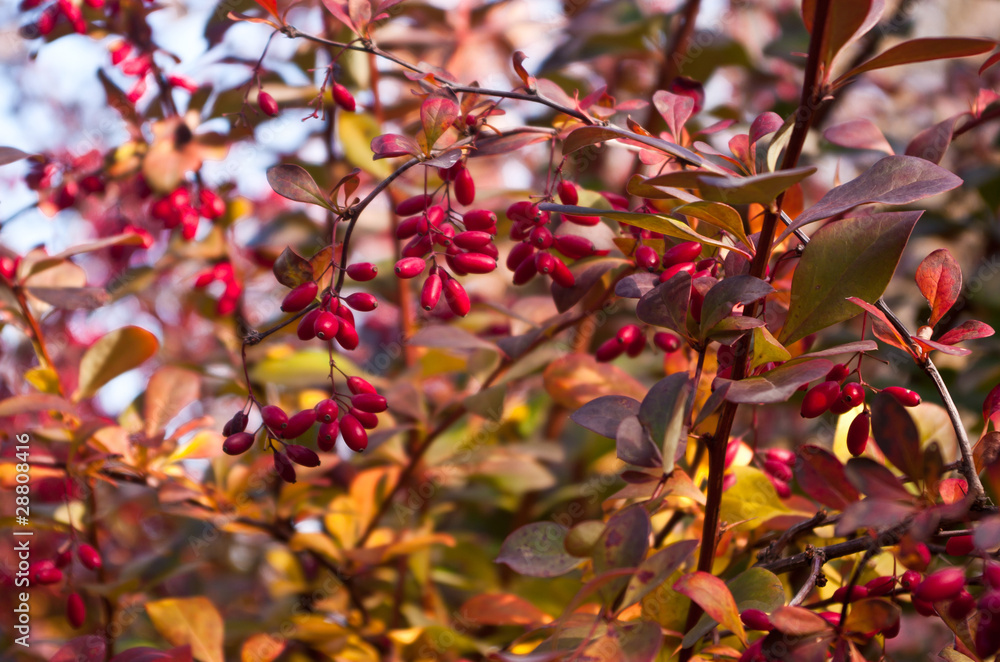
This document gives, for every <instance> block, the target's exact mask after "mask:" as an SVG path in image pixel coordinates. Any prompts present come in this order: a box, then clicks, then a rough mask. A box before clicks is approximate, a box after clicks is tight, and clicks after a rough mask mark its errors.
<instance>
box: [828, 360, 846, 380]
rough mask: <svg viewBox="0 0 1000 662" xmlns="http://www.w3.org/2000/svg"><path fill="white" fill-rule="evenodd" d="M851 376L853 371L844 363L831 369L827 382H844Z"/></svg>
mask: <svg viewBox="0 0 1000 662" xmlns="http://www.w3.org/2000/svg"><path fill="white" fill-rule="evenodd" d="M849 374H851V369H850V368H848V367H847V365H846V364H844V363H838V364H837V365H835V366H833V367H832V368H830V372H828V373H826V381H828V382H842V381H844V379H845V378H846V377H847V375H849Z"/></svg>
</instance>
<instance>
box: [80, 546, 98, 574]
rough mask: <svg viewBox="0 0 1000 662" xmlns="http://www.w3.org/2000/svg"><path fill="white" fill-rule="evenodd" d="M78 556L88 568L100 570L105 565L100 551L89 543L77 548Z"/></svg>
mask: <svg viewBox="0 0 1000 662" xmlns="http://www.w3.org/2000/svg"><path fill="white" fill-rule="evenodd" d="M76 557H77V558H78V559H80V563H82V564H83V567H85V568H87V569H88V570H99V569H100V568H101V566H103V565H104V562H103V561H101V554H100V552H98V551H97V550H96V549H94V548H93V547H91V546H90V545H87V544H83V545H80V548H79V549H77V550H76Z"/></svg>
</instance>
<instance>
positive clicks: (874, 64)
mask: <svg viewBox="0 0 1000 662" xmlns="http://www.w3.org/2000/svg"><path fill="white" fill-rule="evenodd" d="M996 45H997V43H996V42H995V41H994V40H992V39H975V38H971V37H926V38H922V39H911V40H910V41H904V42H903V43H901V44H898V45H896V46H893V47H892V48H890V49H889V50H887V51H886V52H884V53H882V54H880V55H876V56H875V57H873V58H872V59H870V60H868V61H867V62H865V63H864V64H860V65H858V66H856V67H854V68H853V69H851V70H850V71H848V72H847V73H845V74H844V75H842V76H841V77H840V78H838V79H837V80H836V81H834V86H835V87H837V86H839V85H841V84H842V83H843V82H844V81H846V80H847V79H849V78H851V77H853V76H857V75H858V74H863V73H865V72H866V71H874V70H876V69H885V68H886V67H895V66H897V65H900V64H912V63H914V62H929V61H930V60H944V59H949V58H956V57H969V56H972V55H980V54H981V53H985V52H987V51H991V50H993V49H994V48H996Z"/></svg>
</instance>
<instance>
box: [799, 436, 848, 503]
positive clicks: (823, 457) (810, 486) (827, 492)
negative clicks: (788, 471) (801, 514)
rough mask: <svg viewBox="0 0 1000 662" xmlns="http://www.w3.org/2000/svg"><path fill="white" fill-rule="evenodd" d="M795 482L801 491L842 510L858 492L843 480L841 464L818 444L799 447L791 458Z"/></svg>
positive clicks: (844, 478) (844, 476)
mask: <svg viewBox="0 0 1000 662" xmlns="http://www.w3.org/2000/svg"><path fill="white" fill-rule="evenodd" d="M795 481H796V482H797V483H798V485H799V487H800V488H802V491H803V492H805V493H806V494H808V495H809V496H810V497H812V498H813V499H815V500H816V501H818V502H819V503H821V504H823V505H824V506H827V507H828V508H833V509H834V510H843V509H844V508H846V507H847V505H848V504H851V503H854V502H855V501H857V500H858V496H859V495H858V491H857V490H856V489H854V486H853V485H851V483H850V481H849V480H848V479H847V475H846V474H845V473H844V465H843V464H841V463H840V460H838V459H837V456H836V455H834V454H833V453H831V452H830V451H828V450H826V449H825V448H821V447H819V446H814V445H811V444H805V445H803V446H800V447H799V449H798V453H797V454H796V458H795Z"/></svg>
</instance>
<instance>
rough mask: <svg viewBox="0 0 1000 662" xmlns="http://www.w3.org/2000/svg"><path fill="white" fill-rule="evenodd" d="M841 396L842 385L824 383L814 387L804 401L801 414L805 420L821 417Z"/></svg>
mask: <svg viewBox="0 0 1000 662" xmlns="http://www.w3.org/2000/svg"><path fill="white" fill-rule="evenodd" d="M839 395H840V385H839V384H838V383H837V382H832V381H830V382H823V383H822V384H819V385H818V386H814V387H812V388H811V389H809V391H808V392H807V393H806V397H805V398H803V399H802V409H801V411H800V413H801V414H802V417H803V418H816V417H817V416H821V415H822V414H823V413H824V412H825V411H826V410H828V409H829V408H830V405H832V404H833V403H834V401H835V400H836V398H837V396H839Z"/></svg>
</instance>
